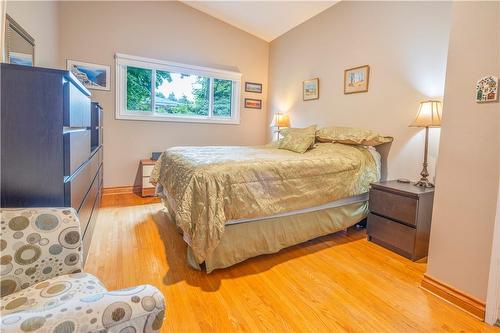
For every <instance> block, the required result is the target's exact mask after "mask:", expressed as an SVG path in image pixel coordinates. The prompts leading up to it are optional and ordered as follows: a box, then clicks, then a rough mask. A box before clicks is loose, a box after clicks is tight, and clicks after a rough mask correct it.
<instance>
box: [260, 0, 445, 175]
mask: <svg viewBox="0 0 500 333" xmlns="http://www.w3.org/2000/svg"><path fill="white" fill-rule="evenodd" d="M450 8H451V6H450V4H449V3H445V2H438V3H432V2H420V3H412V2H344V1H343V2H340V3H338V4H336V5H334V6H333V7H331V8H329V9H327V10H326V11H324V12H322V13H321V14H319V15H317V16H315V17H313V18H312V19H310V20H308V21H306V22H305V23H303V24H302V25H300V26H298V27H297V28H295V29H293V30H291V31H290V32H288V33H286V34H284V35H283V36H281V37H279V38H277V39H276V40H274V41H273V42H272V43H271V48H270V64H269V104H268V106H269V113H270V114H271V113H273V112H276V111H286V112H290V114H291V116H290V117H291V122H292V126H295V127H302V126H307V125H309V124H318V125H321V126H333V125H336V126H353V127H365V128H371V129H374V130H377V131H380V132H381V133H383V134H385V135H391V136H394V137H395V141H394V143H393V144H392V147H391V150H390V155H389V163H388V177H389V178H396V177H406V178H411V179H416V178H417V176H419V173H420V170H421V168H422V159H423V149H424V142H423V140H424V131H423V130H419V129H415V128H408V124H409V123H410V122H411V121H412V120H413V118H414V117H415V115H416V112H417V110H418V106H419V102H420V101H421V100H424V99H427V98H431V97H432V98H434V97H438V98H439V97H442V96H443V91H444V78H445V71H446V54H447V48H448V35H449V24H450ZM365 64H368V65H370V67H371V73H370V88H369V92H368V93H361V94H353V95H344V93H343V75H344V70H345V69H347V68H351V67H355V66H359V65H365ZM314 77H319V78H320V98H319V100H317V101H308V102H303V101H302V81H303V80H305V79H309V78H314ZM439 131H440V130H439V129H431V146H430V149H431V151H430V155H431V156H430V171H431V173H433V171H434V162H435V159H436V156H437V145H438V140H439ZM268 138H269V135H268Z"/></svg>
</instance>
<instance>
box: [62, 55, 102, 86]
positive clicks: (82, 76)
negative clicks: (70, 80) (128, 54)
mask: <svg viewBox="0 0 500 333" xmlns="http://www.w3.org/2000/svg"><path fill="white" fill-rule="evenodd" d="M66 68H67V69H68V70H70V71H71V72H72V73H73V74H74V75H75V76H76V77H77V78H78V80H80V82H81V83H83V85H84V86H85V87H86V88H89V89H95V90H110V84H109V80H110V78H109V75H110V67H109V66H105V65H97V64H90V63H87V62H81V61H75V60H69V59H68V61H67V63H66Z"/></svg>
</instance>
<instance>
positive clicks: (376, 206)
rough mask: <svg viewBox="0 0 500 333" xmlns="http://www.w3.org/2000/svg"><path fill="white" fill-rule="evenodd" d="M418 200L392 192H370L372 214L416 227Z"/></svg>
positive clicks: (375, 190)
mask: <svg viewBox="0 0 500 333" xmlns="http://www.w3.org/2000/svg"><path fill="white" fill-rule="evenodd" d="M417 205H418V201H417V199H414V198H410V197H405V196H402V195H398V194H394V193H391V192H385V191H380V190H377V189H371V190H370V200H369V209H370V211H371V212H374V213H377V214H379V215H383V216H387V217H390V218H391V219H395V220H398V221H401V222H404V223H407V224H409V225H416V220H417V216H416V215H417Z"/></svg>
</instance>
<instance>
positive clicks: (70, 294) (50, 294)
mask: <svg viewBox="0 0 500 333" xmlns="http://www.w3.org/2000/svg"><path fill="white" fill-rule="evenodd" d="M106 291H107V290H106V288H105V287H104V286H103V285H102V284H101V282H100V281H99V279H98V278H96V277H95V276H93V275H91V274H87V273H76V274H69V275H61V276H58V277H55V278H52V279H49V280H45V281H43V282H40V283H38V284H35V285H33V286H31V287H28V288H26V289H23V290H20V291H18V292H15V293H13V294H10V295H8V296H5V297H3V298H1V299H0V310H1V311H2V317H3V318H4V319H5V318H6V317H7V316H8V315H9V314H13V313H15V312H19V311H30V312H33V311H36V312H39V311H46V310H50V309H55V308H58V307H61V306H62V305H63V304H64V303H67V302H68V301H70V300H72V299H73V298H75V299H79V298H81V297H84V296H89V295H94V294H98V293H102V292H106ZM57 311H58V310H57Z"/></svg>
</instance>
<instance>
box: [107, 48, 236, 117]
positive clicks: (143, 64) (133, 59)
mask: <svg viewBox="0 0 500 333" xmlns="http://www.w3.org/2000/svg"><path fill="white" fill-rule="evenodd" d="M115 62H116V113H115V117H116V119H126V120H146V121H173V122H186V123H209V124H239V123H240V95H241V73H239V72H232V71H227V70H221V69H215V68H209V67H201V66H194V65H186V64H181V63H176V62H171V61H165V60H157V59H150V58H144V57H138V56H132V55H127V54H122V53H116V54H115ZM127 66H133V67H138V68H145V69H151V70H152V71H153V74H154V73H155V71H156V70H162V71H167V72H174V73H182V74H190V75H198V76H203V77H208V78H210V91H212V89H211V87H212V85H213V80H214V79H223V80H231V81H233V86H232V98H231V117H215V116H213V114H212V112H213V103H212V99H213V96H212V94H210V97H209V98H210V103H209V105H210V107H209V111H208V116H180V115H172V114H160V113H156V112H154V105H155V98H156V94H155V82H152V94H151V97H152V100H151V104H152V107H151V112H148V111H135V112H134V111H129V110H127ZM154 79H155V75H152V80H153V81H154Z"/></svg>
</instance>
